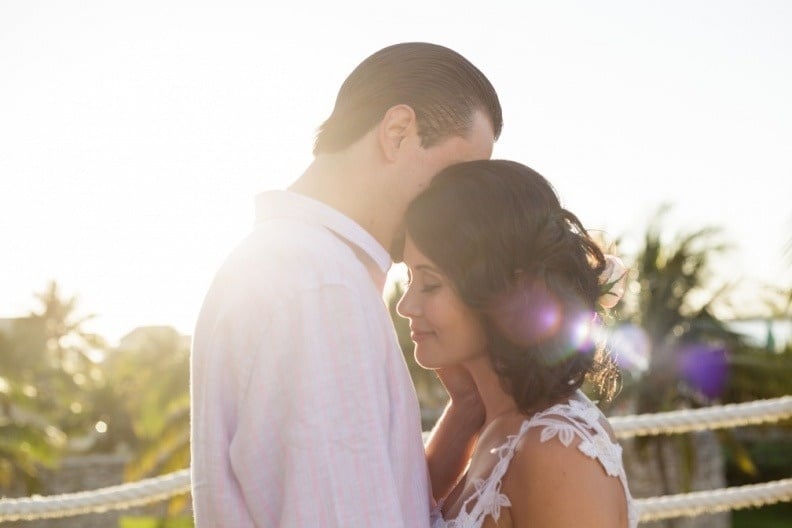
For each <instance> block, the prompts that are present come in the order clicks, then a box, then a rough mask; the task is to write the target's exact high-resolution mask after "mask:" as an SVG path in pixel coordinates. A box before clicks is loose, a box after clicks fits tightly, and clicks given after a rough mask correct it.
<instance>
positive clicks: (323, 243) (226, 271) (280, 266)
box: [217, 218, 365, 291]
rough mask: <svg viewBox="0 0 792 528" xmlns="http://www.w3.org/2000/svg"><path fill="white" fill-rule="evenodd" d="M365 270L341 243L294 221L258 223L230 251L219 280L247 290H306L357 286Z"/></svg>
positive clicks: (323, 231) (316, 227)
mask: <svg viewBox="0 0 792 528" xmlns="http://www.w3.org/2000/svg"><path fill="white" fill-rule="evenodd" d="M364 273H365V270H364V268H363V266H362V264H361V263H360V261H359V260H358V259H357V257H356V256H355V253H354V251H353V250H352V249H351V248H350V247H349V245H348V244H347V243H345V242H344V240H343V239H342V238H340V237H339V236H337V235H335V234H334V233H333V232H332V231H330V230H329V229H327V228H325V227H324V226H322V225H320V224H314V223H310V222H307V221H302V220H298V219H292V218H273V219H268V220H264V221H260V222H259V223H257V224H256V225H255V227H254V228H253V230H252V231H251V232H250V233H249V234H248V236H247V237H245V238H244V239H243V240H242V241H241V242H240V243H238V244H237V246H236V247H235V248H234V249H233V250H232V251H231V253H230V254H229V256H228V257H227V259H226V260H225V262H224V263H223V264H222V266H221V267H220V269H219V271H218V274H217V276H218V277H219V278H222V279H223V281H224V282H227V283H228V282H230V283H235V284H241V285H242V286H243V289H246V290H247V289H266V290H275V291H278V290H284V289H295V288H297V289H304V288H314V287H317V286H320V285H322V284H347V283H350V282H352V283H354V282H355V281H356V280H357V276H358V275H360V276H364V275H362V274H364Z"/></svg>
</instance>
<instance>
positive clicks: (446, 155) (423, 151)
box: [390, 110, 495, 262]
mask: <svg viewBox="0 0 792 528" xmlns="http://www.w3.org/2000/svg"><path fill="white" fill-rule="evenodd" d="M411 140H412V141H413V142H414V145H412V146H411V147H412V150H411V155H410V156H409V158H408V160H407V161H406V162H405V165H404V175H403V178H402V185H401V191H402V193H401V195H400V197H399V198H400V200H401V201H402V203H403V205H404V208H405V209H406V207H407V204H409V203H410V202H411V201H412V200H413V198H415V197H416V196H418V194H420V193H421V191H423V190H424V189H426V187H427V186H428V185H429V183H430V182H431V181H432V178H434V176H435V175H436V174H437V173H438V172H440V171H442V170H443V169H445V168H446V167H448V166H450V165H453V164H455V163H462V162H465V161H474V160H480V159H489V158H490V157H491V156H492V148H493V146H494V144H495V133H494V131H493V129H492V124H491V123H490V120H489V118H488V117H487V115H486V114H485V113H484V112H482V111H480V110H478V111H476V112H475V113H474V114H473V124H472V126H471V127H470V130H468V131H467V133H466V134H465V135H464V136H461V137H460V136H454V137H450V138H447V139H445V140H443V141H441V142H440V143H437V144H436V145H432V146H431V147H428V148H424V147H422V146H420V138H419V137H417V136H415V137H414V138H411ZM390 249H391V258H392V259H393V260H394V261H395V262H401V259H402V253H403V252H404V227H403V226H400V228H399V230H398V232H397V233H395V234H394V237H393V244H392V246H391V248H390Z"/></svg>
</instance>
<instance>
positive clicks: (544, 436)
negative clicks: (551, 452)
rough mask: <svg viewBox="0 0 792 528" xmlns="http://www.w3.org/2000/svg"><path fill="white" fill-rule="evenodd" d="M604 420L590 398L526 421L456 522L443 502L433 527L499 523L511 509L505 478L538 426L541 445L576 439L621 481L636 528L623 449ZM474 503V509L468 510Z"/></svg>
mask: <svg viewBox="0 0 792 528" xmlns="http://www.w3.org/2000/svg"><path fill="white" fill-rule="evenodd" d="M601 418H602V413H601V411H600V410H599V409H598V408H597V407H596V405H594V404H593V403H592V402H590V401H588V399H586V400H584V401H580V400H575V399H572V400H569V403H565V404H558V405H554V406H552V407H550V408H549V409H546V410H544V411H542V412H540V413H537V414H535V415H534V416H532V417H531V418H529V419H528V420H526V421H524V422H523V424H522V426H521V427H520V431H519V432H518V433H517V434H516V435H510V436H508V437H507V438H506V442H504V444H503V445H501V446H500V447H498V448H496V449H493V450H492V451H491V452H492V453H493V454H496V455H497V456H498V462H497V463H496V464H495V467H494V468H493V470H492V473H491V474H490V476H489V477H488V478H487V479H486V480H483V479H476V480H475V481H473V484H474V486H475V492H474V493H473V494H472V495H471V496H470V497H468V498H467V499H466V500H465V502H464V503H463V504H462V508H461V509H460V512H459V515H457V516H456V518H454V519H449V520H446V519H444V518H443V515H442V511H441V508H442V502H441V503H440V504H438V505H437V507H435V508H434V510H433V511H432V517H431V526H432V528H479V527H480V526H481V525H482V524H483V523H484V519H486V518H487V517H488V516H492V518H493V519H494V520H495V521H497V520H498V519H499V518H500V513H501V508H503V507H509V506H511V502H510V501H509V498H508V497H507V496H506V495H504V494H503V493H501V480H502V479H503V475H505V474H506V470H507V469H508V467H509V462H511V459H512V458H513V457H514V451H515V448H516V447H517V443H518V442H519V441H520V439H521V438H522V437H523V435H524V434H525V433H526V431H528V430H529V429H532V428H535V427H541V428H542V430H541V432H540V436H539V438H540V441H541V442H547V441H549V440H551V439H553V438H558V440H559V441H560V442H561V443H562V444H563V445H564V446H566V447H569V446H570V445H571V444H572V442H573V441H574V440H575V438H576V437H577V438H580V443H579V444H578V449H579V450H580V451H581V452H582V453H583V454H584V455H586V456H587V457H589V458H591V459H595V460H597V461H599V463H600V464H601V465H602V467H603V468H604V469H605V472H606V473H607V474H608V475H610V476H612V477H618V478H619V479H620V480H621V483H622V486H623V488H624V492H625V495H626V497H627V514H628V518H629V523H628V524H629V526H630V528H634V527H635V526H637V524H638V512H637V511H636V508H635V507H634V505H633V502H632V497H631V496H630V492H629V489H628V487H627V478H626V476H625V474H624V468H623V466H622V448H621V446H620V445H619V444H617V443H615V442H612V441H611V439H610V437H609V436H608V433H607V431H605V428H604V427H603V426H602V424H601V423H600V419H601ZM474 501H475V502H474ZM471 503H472V504H473V506H472V508H468V506H469V505H470V504H471Z"/></svg>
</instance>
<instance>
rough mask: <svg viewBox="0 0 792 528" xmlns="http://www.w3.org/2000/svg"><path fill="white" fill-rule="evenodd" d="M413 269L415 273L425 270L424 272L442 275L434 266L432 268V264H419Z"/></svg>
mask: <svg viewBox="0 0 792 528" xmlns="http://www.w3.org/2000/svg"><path fill="white" fill-rule="evenodd" d="M413 269H414V270H415V271H420V270H423V271H431V272H432V273H440V270H438V269H437V268H435V267H434V266H432V265H430V264H418V265H417V266H415V268H413Z"/></svg>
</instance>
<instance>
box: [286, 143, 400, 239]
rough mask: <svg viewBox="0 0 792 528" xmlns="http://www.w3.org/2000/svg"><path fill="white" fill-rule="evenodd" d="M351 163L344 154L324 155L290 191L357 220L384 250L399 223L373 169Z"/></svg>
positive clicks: (314, 162)
mask: <svg viewBox="0 0 792 528" xmlns="http://www.w3.org/2000/svg"><path fill="white" fill-rule="evenodd" d="M361 167H362V165H360V164H355V163H350V162H349V160H347V159H346V158H345V156H342V155H334V154H331V155H321V156H319V157H317V158H316V159H314V161H313V162H312V163H311V165H309V166H308V168H307V169H306V170H305V172H304V173H303V174H302V176H300V178H298V179H297V180H296V181H295V182H294V183H292V184H291V185H290V186H289V190H290V191H292V192H296V193H299V194H302V195H305V196H308V197H310V198H313V199H315V200H318V201H320V202H323V203H325V204H327V205H329V206H330V207H332V208H334V209H336V210H337V211H339V212H341V213H343V214H344V215H346V216H347V217H349V218H351V219H352V220H354V221H355V222H357V223H358V224H359V225H360V226H361V227H363V228H364V229H365V230H366V231H368V232H369V233H370V234H371V235H372V236H373V237H374V238H375V239H376V240H377V241H378V242H379V243H380V244H381V245H382V246H383V247H384V248H385V249H390V247H391V244H392V242H393V233H394V232H395V231H396V225H397V222H396V221H395V220H393V219H392V218H391V217H392V216H393V215H392V214H389V209H388V207H386V206H385V204H384V203H383V200H384V199H386V198H385V197H383V194H385V193H384V190H383V189H382V188H378V186H377V185H376V184H377V181H376V175H375V174H372V171H373V169H368V168H367V169H362V168H361Z"/></svg>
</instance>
